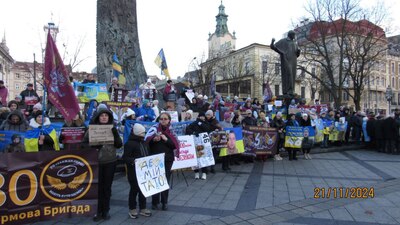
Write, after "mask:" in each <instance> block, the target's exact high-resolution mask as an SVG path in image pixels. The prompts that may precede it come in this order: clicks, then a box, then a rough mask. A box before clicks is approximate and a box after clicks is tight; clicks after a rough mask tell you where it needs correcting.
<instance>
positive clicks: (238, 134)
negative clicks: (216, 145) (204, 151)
mask: <svg viewBox="0 0 400 225" xmlns="http://www.w3.org/2000/svg"><path fill="white" fill-rule="evenodd" d="M224 130H226V131H227V132H228V141H229V138H230V137H233V134H234V137H235V139H236V142H235V146H236V149H237V152H229V151H228V149H227V148H221V150H220V152H219V156H220V157H222V156H227V155H233V154H240V153H243V152H244V143H243V133H242V128H240V127H234V128H224Z"/></svg>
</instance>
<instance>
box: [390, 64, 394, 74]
mask: <svg viewBox="0 0 400 225" xmlns="http://www.w3.org/2000/svg"><path fill="white" fill-rule="evenodd" d="M390 72H391V73H390V74H392V75H394V63H392V66H391V70H390Z"/></svg>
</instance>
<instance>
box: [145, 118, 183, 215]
mask: <svg viewBox="0 0 400 225" xmlns="http://www.w3.org/2000/svg"><path fill="white" fill-rule="evenodd" d="M158 119H159V123H158V124H156V125H154V126H152V127H151V128H150V130H149V131H148V132H147V134H146V138H145V141H146V142H147V143H149V146H150V155H155V154H160V153H165V158H164V160H165V162H164V165H165V175H166V177H167V181H169V180H170V177H171V167H172V163H173V162H174V160H175V157H177V158H179V142H178V139H177V137H176V135H175V134H174V133H173V131H172V130H171V127H170V126H171V116H170V115H169V114H168V113H165V112H163V113H161V114H160V117H158ZM168 193H169V191H168V190H166V191H163V192H161V193H158V194H155V195H153V196H152V209H153V210H158V209H159V208H158V205H159V204H160V196H161V204H162V210H167V209H168Z"/></svg>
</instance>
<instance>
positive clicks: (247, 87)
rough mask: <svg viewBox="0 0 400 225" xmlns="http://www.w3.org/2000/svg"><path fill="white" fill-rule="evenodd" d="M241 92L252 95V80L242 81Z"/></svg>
mask: <svg viewBox="0 0 400 225" xmlns="http://www.w3.org/2000/svg"><path fill="white" fill-rule="evenodd" d="M240 93H243V94H249V95H251V80H245V81H242V82H241V84H240Z"/></svg>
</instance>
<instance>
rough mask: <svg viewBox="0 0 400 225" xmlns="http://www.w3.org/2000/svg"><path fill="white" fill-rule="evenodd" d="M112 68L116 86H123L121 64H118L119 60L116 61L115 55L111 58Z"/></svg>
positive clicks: (124, 80) (123, 76)
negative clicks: (116, 82) (116, 80)
mask: <svg viewBox="0 0 400 225" xmlns="http://www.w3.org/2000/svg"><path fill="white" fill-rule="evenodd" d="M112 68H113V71H114V76H115V77H116V78H118V84H120V85H125V84H126V79H125V75H124V73H123V72H122V66H121V63H119V60H118V57H117V55H116V54H114V56H113V63H112Z"/></svg>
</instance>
